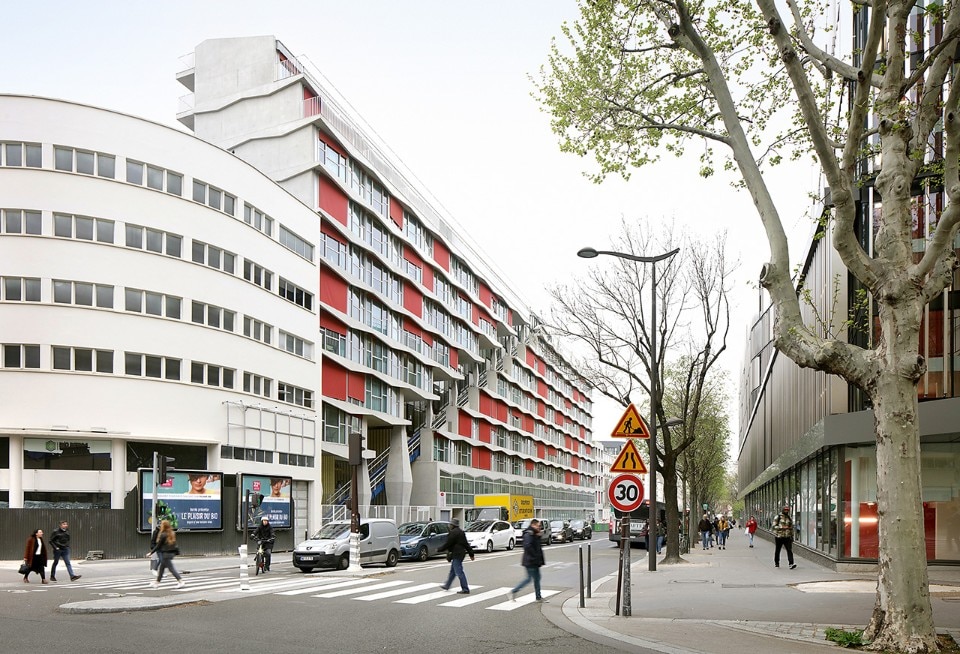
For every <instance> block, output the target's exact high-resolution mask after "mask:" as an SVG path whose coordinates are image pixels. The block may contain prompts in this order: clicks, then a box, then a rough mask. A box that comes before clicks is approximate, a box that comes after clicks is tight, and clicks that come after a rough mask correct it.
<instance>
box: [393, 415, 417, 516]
mask: <svg viewBox="0 0 960 654" xmlns="http://www.w3.org/2000/svg"><path fill="white" fill-rule="evenodd" d="M420 452H421V454H420V456H423V443H421V444H420ZM385 482H386V491H387V502H388V503H389V504H392V505H395V506H410V495H411V493H412V492H413V473H412V472H411V471H410V448H409V447H408V444H407V428H406V427H403V426H400V427H394V428H393V430H392V431H391V433H390V458H389V459H387V476H386V479H385Z"/></svg>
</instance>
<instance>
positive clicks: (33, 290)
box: [0, 277, 313, 360]
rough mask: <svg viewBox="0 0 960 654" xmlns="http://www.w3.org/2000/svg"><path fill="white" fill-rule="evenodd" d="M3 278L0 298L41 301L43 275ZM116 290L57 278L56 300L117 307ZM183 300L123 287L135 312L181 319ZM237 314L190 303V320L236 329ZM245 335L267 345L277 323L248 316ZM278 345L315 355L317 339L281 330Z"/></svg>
mask: <svg viewBox="0 0 960 654" xmlns="http://www.w3.org/2000/svg"><path fill="white" fill-rule="evenodd" d="M0 279H2V280H3V283H2V284H0V300H6V301H9V302H40V301H41V295H40V286H41V282H40V279H38V278H33V277H3V278H0ZM114 291H115V287H114V286H111V285H109V284H93V283H90V282H77V281H69V280H60V279H55V280H53V301H54V302H56V303H58V304H75V305H78V306H87V307H94V306H95V307H98V308H101V309H113V308H114ZM182 304H183V298H179V297H177V296H175V295H165V294H163V293H157V292H154V291H146V290H141V289H137V288H125V289H124V291H123V307H124V310H125V311H130V312H132V313H142V314H147V315H151V316H160V317H164V318H171V319H173V320H180V318H181V313H182ZM236 318H237V313H236V312H235V311H231V310H230V309H225V308H223V307H218V306H216V305H213V304H207V303H205V302H198V301H196V300H192V301H191V303H190V320H191V322H193V323H195V324H198V325H206V326H208V327H214V328H216V329H222V330H224V331H228V332H233V331H235V330H236ZM243 335H244V336H247V337H249V338H253V339H255V340H258V341H261V342H263V343H266V344H267V345H272V344H273V326H272V325H269V324H267V323H264V322H261V321H260V320H257V319H255V318H252V317H250V316H244V319H243ZM277 346H278V347H279V348H281V349H282V350H285V351H286V352H290V353H291V354H295V355H297V356H300V357H303V358H305V359H311V360H312V359H313V343H312V342H310V341H308V340H306V339H303V338H300V337H299V336H296V335H294V334H290V333H287V332H285V331H280V338H279V342H278V343H277Z"/></svg>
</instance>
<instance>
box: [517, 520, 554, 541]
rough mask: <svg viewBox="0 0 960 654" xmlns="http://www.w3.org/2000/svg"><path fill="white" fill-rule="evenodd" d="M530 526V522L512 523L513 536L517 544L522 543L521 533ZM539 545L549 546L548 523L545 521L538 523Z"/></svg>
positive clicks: (518, 521) (519, 521)
mask: <svg viewBox="0 0 960 654" xmlns="http://www.w3.org/2000/svg"><path fill="white" fill-rule="evenodd" d="M529 526H530V520H529V519H528V520H517V521H516V522H514V523H513V536H514V538H515V539H516V541H517V544H518V545H519V544H521V543H523V532H524V530H525V529H526V528H527V527H529ZM540 543H541V544H543V545H549V544H550V523H549V522H547V521H546V520H541V521H540Z"/></svg>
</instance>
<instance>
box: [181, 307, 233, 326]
mask: <svg viewBox="0 0 960 654" xmlns="http://www.w3.org/2000/svg"><path fill="white" fill-rule="evenodd" d="M236 317H237V314H236V313H235V312H233V311H229V310H228V309H221V308H220V307H217V306H214V305H212V304H204V303H203V302H193V307H192V310H191V317H190V319H191V320H192V321H193V322H195V323H197V324H199V325H207V326H209V327H216V328H217V329H223V330H226V331H228V332H232V331H233V323H234V320H235V319H236Z"/></svg>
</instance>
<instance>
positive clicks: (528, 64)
mask: <svg viewBox="0 0 960 654" xmlns="http://www.w3.org/2000/svg"><path fill="white" fill-rule="evenodd" d="M3 13H4V19H5V20H4V22H5V23H6V24H7V25H19V26H20V27H19V28H18V29H12V30H6V31H5V34H4V45H5V48H4V49H5V51H6V52H8V53H11V52H16V53H19V55H18V56H6V57H3V58H2V59H0V93H24V94H31V95H42V96H48V97H55V98H62V99H66V100H71V101H77V102H82V103H87V104H91V105H95V106H100V107H104V108H108V109H112V110H117V111H121V112H124V113H129V114H132V115H135V116H140V117H143V118H147V119H150V120H154V121H156V122H160V123H164V124H167V125H172V126H176V127H178V128H182V126H181V125H179V123H177V122H176V119H175V116H176V112H177V110H178V106H179V105H178V98H179V97H180V96H182V95H184V94H186V93H188V90H187V89H186V88H184V87H183V86H181V85H180V84H179V83H178V82H177V81H176V80H175V75H176V73H177V72H178V71H179V70H182V69H183V68H185V67H186V66H185V65H184V63H183V61H184V60H183V59H182V57H184V56H186V55H189V53H191V52H193V50H194V48H195V46H196V45H197V44H199V43H200V42H202V41H203V40H205V39H210V38H222V37H235V36H254V35H264V34H271V35H274V36H276V37H277V38H278V39H280V40H281V41H282V42H283V43H284V44H285V45H286V46H287V48H289V49H290V51H291V52H293V53H294V54H295V55H296V56H297V57H298V58H300V59H301V60H303V61H307V62H309V63H310V64H312V66H313V68H314V69H315V70H318V71H319V72H320V74H321V75H322V76H323V78H325V79H320V80H319V81H320V82H321V83H322V84H324V85H325V86H333V87H334V88H335V89H336V91H337V92H339V94H340V95H341V96H342V97H343V98H345V99H346V100H347V101H348V102H349V104H350V105H351V107H350V108H351V109H352V110H353V111H354V112H355V113H356V114H358V115H359V116H360V117H361V118H362V119H363V120H364V121H365V122H366V123H367V125H368V126H370V128H372V130H373V131H375V132H376V134H377V135H378V136H379V138H380V139H381V140H382V141H383V142H385V143H386V144H387V145H388V146H389V147H390V149H391V150H392V151H393V153H394V155H395V156H396V158H397V159H399V161H401V162H402V164H403V165H405V166H406V168H408V169H409V170H411V171H413V173H414V174H415V175H416V177H417V178H418V180H419V181H420V183H421V184H422V186H423V187H425V188H426V190H427V191H429V192H430V193H431V194H432V195H433V197H434V198H436V199H437V202H438V203H439V204H440V205H441V206H442V207H443V208H444V209H445V210H446V212H447V213H448V214H449V215H451V216H452V217H453V220H454V222H455V224H456V225H458V227H459V230H463V231H466V232H467V233H468V234H469V235H470V237H471V238H472V241H473V242H474V243H475V244H476V245H477V249H478V250H479V251H480V252H481V253H483V255H484V256H485V259H486V260H487V261H488V263H490V264H491V265H492V266H493V267H494V268H495V269H496V270H498V271H499V272H500V273H501V274H502V275H503V277H504V278H505V279H508V280H510V281H511V282H512V284H513V285H514V288H515V290H516V291H517V292H518V294H519V295H520V297H521V298H523V299H524V300H525V302H526V303H527V304H528V306H530V308H532V309H533V310H534V311H536V312H538V313H540V314H542V315H545V314H546V313H547V309H548V306H549V298H548V296H547V293H546V291H545V287H546V286H548V285H551V284H556V283H564V282H568V281H570V280H572V279H573V278H574V277H576V276H577V275H582V274H584V273H585V272H586V270H587V265H588V264H587V263H586V262H585V261H584V260H583V259H579V258H577V256H576V252H577V250H579V249H580V248H582V247H584V246H593V247H596V248H597V249H603V248H605V247H607V246H609V244H610V242H611V240H612V239H613V238H615V237H616V236H617V234H618V233H619V231H620V227H621V221H622V220H624V219H626V220H628V221H643V220H648V221H653V222H657V221H662V222H665V223H668V222H671V221H675V222H676V223H677V224H678V225H684V226H686V227H688V228H689V229H690V230H691V231H693V232H694V233H698V234H703V235H710V234H713V233H715V232H716V231H718V230H721V229H726V230H728V231H729V239H728V243H729V247H730V252H729V254H730V256H731V257H733V258H735V259H739V260H740V268H739V270H738V272H737V274H736V277H735V279H734V293H733V295H732V296H731V297H732V301H733V303H734V307H733V310H734V317H733V322H732V326H731V331H730V334H731V338H730V342H729V354H728V355H727V357H726V360H725V361H724V362H723V367H724V368H726V369H727V370H728V371H729V373H730V379H731V380H732V383H733V384H734V387H733V388H731V396H732V398H733V400H734V404H732V405H731V420H732V424H733V425H736V424H737V421H738V416H737V415H736V404H735V401H736V398H737V396H738V390H737V389H736V387H735V385H736V384H737V383H738V381H739V377H740V368H741V365H742V356H743V354H742V353H743V346H744V339H745V336H746V333H747V329H748V328H749V323H750V322H751V321H752V319H753V318H754V317H755V313H756V307H757V303H758V294H757V291H756V289H755V286H756V284H755V281H756V279H757V276H758V274H759V271H760V267H761V265H762V264H763V262H764V261H765V260H766V257H767V253H768V247H767V243H766V239H765V237H764V235H763V232H762V229H761V225H760V220H759V217H758V216H757V213H756V211H755V209H754V207H753V204H752V202H751V201H750V198H749V195H748V194H747V193H746V192H744V191H736V190H734V189H733V188H731V186H730V182H731V181H732V180H731V178H729V177H723V176H722V175H720V176H716V177H715V178H713V179H710V180H703V179H700V178H699V177H698V176H697V168H698V165H697V160H696V153H693V155H692V156H688V158H687V159H686V160H674V159H671V158H670V157H669V156H667V157H665V158H664V160H663V161H662V162H661V163H658V164H656V165H654V166H652V167H649V168H645V169H643V170H639V171H636V172H635V173H634V174H633V176H632V177H631V179H630V180H629V181H623V180H621V179H619V178H609V179H608V180H606V181H605V182H603V183H602V184H594V183H592V182H591V181H589V180H588V179H587V178H586V177H585V176H584V175H583V173H584V171H588V170H592V169H593V167H592V160H591V159H580V158H578V157H576V156H574V155H571V154H564V153H561V152H560V150H559V147H558V142H557V138H556V137H555V136H554V135H553V134H552V132H551V131H550V122H549V116H548V115H547V114H545V113H543V112H542V111H541V109H540V107H539V106H538V104H537V103H536V101H535V100H534V99H533V98H532V97H531V93H532V91H533V90H534V86H533V83H532V82H531V81H530V79H529V76H531V75H533V76H535V77H536V75H537V73H538V71H539V70H540V67H541V66H543V65H544V64H545V63H546V60H547V55H548V52H549V47H550V42H551V38H553V37H558V38H559V37H561V32H560V26H561V24H562V23H563V22H564V21H574V20H575V19H576V17H577V16H578V8H577V3H576V2H575V1H574V0H526V1H524V2H517V1H516V0H513V1H510V2H507V1H504V0H486V1H484V2H467V1H466V0H463V1H461V0H416V1H414V0H406V1H403V0H353V1H352V2H343V1H342V0H338V1H336V2H331V1H329V0H311V1H303V2H300V1H297V0H289V1H288V2H284V3H266V2H249V1H248V0H231V1H229V2H225V1H219V0H217V1H211V0H190V1H185V0H168V1H167V2H164V3H160V4H156V3H144V2H130V0H123V1H116V0H98V1H97V2H90V3H80V2H74V1H70V2H67V1H63V0H55V1H48V0H47V1H45V0H36V1H35V2H29V3H28V2H16V3H7V5H6V6H5V7H4V11H3ZM0 136H2V135H0ZM768 182H769V183H770V185H771V187H772V188H773V189H774V197H776V198H778V200H779V202H778V203H779V206H780V210H781V216H782V219H783V221H784V224H785V227H786V229H787V230H788V231H789V232H794V231H796V232H798V233H800V234H808V233H809V231H810V230H809V227H808V224H809V220H808V218H807V213H808V211H809V208H810V203H809V201H808V200H807V199H806V196H805V194H806V193H807V192H808V191H810V190H811V189H815V188H816V185H817V173H816V171H813V170H809V169H806V168H801V169H792V170H781V171H779V172H778V173H776V174H774V175H771V176H770V177H769V178H768ZM459 230H458V231H459ZM803 247H805V246H804V245H803V244H802V243H801V242H798V244H797V245H795V246H794V250H793V251H792V254H793V259H794V260H797V258H798V257H799V256H800V255H801V254H802V251H801V250H800V249H799V248H803ZM598 261H601V260H598ZM594 399H595V401H596V404H595V413H594V432H595V438H596V439H598V440H606V439H607V434H609V433H610V431H612V430H613V429H614V428H615V426H616V422H617V419H618V418H619V417H620V413H621V412H622V408H620V407H618V406H617V405H615V404H613V403H608V402H605V401H602V400H600V399H599V398H596V397H595V398H594ZM734 438H735V437H734ZM734 456H735V453H734Z"/></svg>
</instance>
